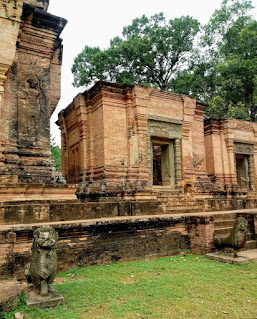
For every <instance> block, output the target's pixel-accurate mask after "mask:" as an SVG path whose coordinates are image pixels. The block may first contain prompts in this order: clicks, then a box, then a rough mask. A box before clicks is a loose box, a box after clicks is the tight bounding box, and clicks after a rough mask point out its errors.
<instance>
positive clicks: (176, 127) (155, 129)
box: [148, 120, 182, 139]
mask: <svg viewBox="0 0 257 319" xmlns="http://www.w3.org/2000/svg"><path fill="white" fill-rule="evenodd" d="M181 130H182V125H181V124H175V123H167V122H162V121H153V120H149V121H148V132H149V134H150V136H157V137H165V138H169V139H175V138H181Z"/></svg>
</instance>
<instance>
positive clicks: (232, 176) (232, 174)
mask: <svg viewBox="0 0 257 319" xmlns="http://www.w3.org/2000/svg"><path fill="white" fill-rule="evenodd" d="M225 141H226V146H227V154H228V166H229V180H228V181H226V184H227V183H228V182H229V183H230V184H231V185H236V184H237V178H236V168H235V153H234V140H233V138H226V139H225Z"/></svg>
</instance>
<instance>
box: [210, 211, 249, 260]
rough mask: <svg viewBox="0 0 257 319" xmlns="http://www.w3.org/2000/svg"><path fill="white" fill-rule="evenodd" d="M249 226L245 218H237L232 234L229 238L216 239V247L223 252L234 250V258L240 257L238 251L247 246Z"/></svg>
mask: <svg viewBox="0 0 257 319" xmlns="http://www.w3.org/2000/svg"><path fill="white" fill-rule="evenodd" d="M247 226H248V221H247V220H246V219H245V218H244V217H239V218H237V219H236V221H235V223H234V226H233V228H232V230H231V232H230V234H229V235H228V236H223V237H216V238H215V239H214V245H215V246H216V247H217V248H218V249H222V250H223V251H225V250H226V249H228V248H232V249H233V252H234V257H238V250H239V249H240V248H243V247H244V246H245V244H246V237H247Z"/></svg>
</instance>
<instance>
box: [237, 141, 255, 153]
mask: <svg viewBox="0 0 257 319" xmlns="http://www.w3.org/2000/svg"><path fill="white" fill-rule="evenodd" d="M234 152H235V153H236V154H246V155H253V145H252V144H245V143H238V142H235V143H234Z"/></svg>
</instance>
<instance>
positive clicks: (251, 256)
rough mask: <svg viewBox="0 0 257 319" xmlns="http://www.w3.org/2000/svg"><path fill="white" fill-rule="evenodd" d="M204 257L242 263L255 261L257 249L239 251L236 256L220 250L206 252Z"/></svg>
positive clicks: (256, 259)
mask: <svg viewBox="0 0 257 319" xmlns="http://www.w3.org/2000/svg"><path fill="white" fill-rule="evenodd" d="M206 257H207V258H209V259H212V260H215V261H220V262H223V263H228V264H234V265H243V264H248V263H251V262H257V249H251V250H245V251H240V252H239V253H238V257H237V258H234V257H233V254H226V255H224V254H222V253H221V252H214V253H209V254H206Z"/></svg>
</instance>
